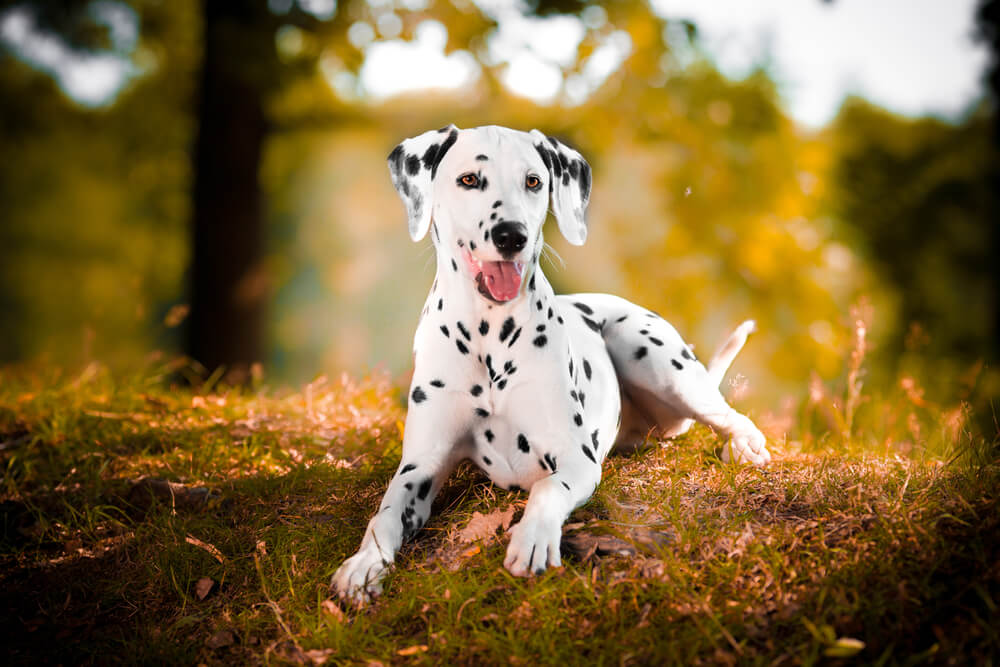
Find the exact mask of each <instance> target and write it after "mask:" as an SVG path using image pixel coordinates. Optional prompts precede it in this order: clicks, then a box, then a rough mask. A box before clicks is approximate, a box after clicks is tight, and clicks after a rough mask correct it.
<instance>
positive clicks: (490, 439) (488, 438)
mask: <svg viewBox="0 0 1000 667" xmlns="http://www.w3.org/2000/svg"><path fill="white" fill-rule="evenodd" d="M483 435H485V436H486V442H493V431H491V430H489V429H486V432H485V433H483Z"/></svg>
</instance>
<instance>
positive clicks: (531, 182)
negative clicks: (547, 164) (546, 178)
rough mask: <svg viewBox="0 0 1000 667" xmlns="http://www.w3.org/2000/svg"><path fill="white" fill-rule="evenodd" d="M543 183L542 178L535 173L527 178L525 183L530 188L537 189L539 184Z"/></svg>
mask: <svg viewBox="0 0 1000 667" xmlns="http://www.w3.org/2000/svg"><path fill="white" fill-rule="evenodd" d="M541 184H542V181H541V179H539V178H538V177H537V176H535V175H534V174H531V175H529V176H528V177H527V178H526V179H524V185H525V187H527V188H528V189H529V190H537V189H538V188H539V186H541Z"/></svg>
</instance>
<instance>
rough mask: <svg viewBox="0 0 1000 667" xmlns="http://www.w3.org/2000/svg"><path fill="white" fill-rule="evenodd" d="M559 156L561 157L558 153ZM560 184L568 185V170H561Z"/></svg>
mask: <svg viewBox="0 0 1000 667" xmlns="http://www.w3.org/2000/svg"><path fill="white" fill-rule="evenodd" d="M559 157H560V158H561V157H562V155H561V154H560V155H559ZM562 184H563V185H569V172H568V171H564V172H563V177H562Z"/></svg>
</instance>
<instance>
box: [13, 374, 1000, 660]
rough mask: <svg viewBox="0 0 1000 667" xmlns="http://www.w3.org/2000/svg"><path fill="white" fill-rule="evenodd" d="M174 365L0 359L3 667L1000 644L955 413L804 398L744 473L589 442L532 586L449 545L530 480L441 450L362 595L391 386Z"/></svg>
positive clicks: (990, 522)
mask: <svg viewBox="0 0 1000 667" xmlns="http://www.w3.org/2000/svg"><path fill="white" fill-rule="evenodd" d="M176 371H177V368H176V367H172V366H170V365H167V366H164V367H162V368H159V369H154V370H146V371H143V372H141V373H136V374H134V376H133V377H130V378H127V379H125V380H123V379H122V378H121V377H114V376H112V375H111V374H109V373H108V372H107V371H105V370H103V369H102V368H100V367H99V366H92V367H89V368H88V369H86V370H85V371H84V372H83V373H82V374H81V375H79V376H73V377H60V376H59V375H57V374H52V375H50V376H48V377H46V376H44V375H43V374H39V373H30V372H26V371H18V370H15V369H7V370H2V371H0V463H2V465H3V469H4V477H3V487H2V488H0V529H2V542H0V610H3V613H5V616H4V617H3V619H2V620H3V623H2V627H3V634H4V635H6V636H5V637H4V638H3V644H2V645H3V649H0V655H2V656H4V659H3V662H4V663H5V664H28V663H30V664H49V663H63V664H70V663H100V664H106V663H114V662H126V663H136V662H140V663H156V662H166V663H185V664H196V663H208V664H211V663H235V664H244V663H260V662H263V663H277V664H285V663H289V662H292V663H295V662H298V663H306V664H309V663H313V662H322V661H326V663H327V664H339V663H367V662H369V661H379V662H382V663H385V664H389V663H408V662H422V663H441V662H445V661H451V662H454V663H459V664H470V663H477V664H483V663H509V664H539V663H546V664H548V663H566V664H580V663H583V662H587V663H588V664H591V663H592V664H661V663H681V664H691V663H695V662H707V663H713V664H715V663H735V662H738V663H741V664H742V663H786V664H788V663H791V664H794V663H814V662H822V661H830V660H837V658H836V657H831V656H836V655H837V654H838V653H842V654H845V655H846V654H850V653H852V652H854V651H857V649H858V647H859V646H860V645H859V644H857V643H856V642H853V641H851V640H858V641H860V642H863V643H864V646H863V648H861V649H860V651H859V652H857V653H856V655H855V656H854V658H853V660H855V661H862V662H866V663H889V664H910V663H914V664H915V663H925V662H932V663H937V662H947V661H954V662H957V663H960V664H968V663H991V662H995V661H996V660H997V659H998V656H1000V630H998V628H1000V613H998V611H997V605H998V604H1000V565H998V563H1000V520H998V519H1000V512H998V507H997V501H998V497H1000V465H998V461H997V456H996V452H997V449H996V444H995V440H993V439H984V438H978V437H975V436H973V435H971V434H969V433H968V432H966V431H965V430H964V429H963V427H962V425H961V424H956V422H955V413H954V411H949V410H945V409H943V408H942V409H939V410H929V409H925V410H924V411H923V412H922V413H920V414H919V415H918V416H917V417H914V418H911V419H909V420H907V419H906V418H905V416H904V417H903V418H900V419H895V418H894V419H893V420H888V421H887V420H886V419H885V417H884V415H885V414H886V412H887V411H889V412H893V413H894V414H895V413H897V412H898V413H900V414H903V413H905V412H906V410H908V409H909V407H908V406H907V405H906V401H905V397H901V396H896V397H883V398H879V399H875V398H873V397H868V400H867V408H866V409H867V414H869V415H881V416H880V417H878V419H876V418H874V417H868V418H867V419H868V423H863V420H864V419H866V417H865V414H866V412H865V409H862V410H859V411H858V412H857V413H856V414H855V412H854V410H853V409H852V410H851V412H850V413H849V418H848V419H847V420H846V422H845V420H844V419H842V418H841V419H839V421H838V418H837V415H838V414H840V415H842V414H845V413H844V412H843V411H841V412H839V413H838V412H837V410H838V408H837V407H836V405H835V402H830V403H824V401H825V400H827V399H825V398H824V397H823V396H821V395H819V394H817V393H816V392H814V393H813V399H812V400H811V402H809V403H808V405H806V406H805V407H803V409H802V410H801V411H800V416H799V420H800V421H802V422H808V424H809V427H808V429H806V428H803V427H801V424H793V425H792V428H791V430H790V433H791V436H790V437H791V439H785V440H782V438H781V436H780V434H777V436H778V437H777V442H775V446H774V453H775V462H774V463H773V464H772V465H771V466H770V467H769V468H768V469H766V470H758V469H753V468H738V467H733V466H727V465H724V464H722V463H721V462H720V461H719V460H718V458H717V457H716V455H715V450H716V448H717V447H718V445H719V444H720V443H719V441H718V439H717V438H716V437H715V436H714V435H713V434H712V433H710V432H708V431H706V430H703V429H695V430H693V431H692V433H690V434H689V435H687V436H685V437H683V438H681V439H678V440H677V441H674V442H671V443H668V444H666V445H661V444H660V443H652V446H651V447H649V448H648V449H647V450H645V451H642V452H640V453H637V454H635V455H631V456H612V457H611V458H610V459H609V460H608V461H607V463H606V464H605V474H604V479H603V481H602V483H601V485H600V487H599V488H598V491H597V493H596V494H595V497H594V498H593V499H592V500H591V501H590V502H589V503H588V504H587V505H585V506H584V507H582V508H580V509H579V510H577V511H576V512H574V514H573V515H572V517H571V519H570V522H569V526H568V527H567V534H569V535H573V536H576V539H577V540H578V541H579V542H580V543H582V544H583V545H584V548H583V550H582V551H583V553H580V554H579V555H576V556H572V555H568V554H564V567H563V568H561V569H559V570H554V571H549V572H547V573H546V574H544V575H542V576H539V577H534V578H531V579H516V578H514V577H511V576H510V575H509V574H508V573H507V572H506V571H505V570H504V569H503V567H502V560H503V554H504V548H505V544H506V539H505V537H504V536H503V535H496V536H495V537H491V538H486V539H485V540H480V541H474V542H471V543H468V542H464V541H463V539H462V536H461V531H462V529H463V528H465V527H466V526H467V525H468V523H469V521H470V520H471V519H472V516H473V513H474V512H480V513H482V514H490V513H492V512H496V511H501V510H506V509H509V508H510V507H512V506H513V508H514V509H515V512H516V513H519V511H520V509H521V508H523V504H524V499H525V497H526V496H525V494H511V493H507V492H505V491H502V490H499V489H497V488H495V487H493V486H492V485H491V484H490V482H489V481H488V480H486V478H485V477H484V476H483V475H482V474H481V473H479V472H478V471H477V470H475V469H474V468H472V467H468V466H467V467H463V468H461V469H460V470H459V471H458V473H457V474H456V475H455V476H454V477H453V478H452V480H451V481H450V482H449V483H448V484H447V485H446V486H445V488H444V489H443V490H442V492H441V494H440V496H439V497H438V499H437V500H436V501H435V505H434V513H433V515H432V517H431V519H430V521H429V523H428V525H427V527H426V528H425V529H424V530H422V531H421V532H420V533H419V535H418V537H417V538H416V539H415V540H414V541H413V542H411V543H408V544H407V545H405V546H404V548H403V550H402V552H401V553H400V555H399V558H398V560H397V566H396V568H395V569H394V570H393V572H392V573H391V574H390V575H389V578H388V579H387V581H386V593H385V595H384V596H383V597H382V598H380V599H379V600H378V601H377V602H376V603H375V604H374V605H372V606H371V607H369V608H367V609H364V610H361V611H357V610H352V609H341V608H340V607H339V606H336V605H332V604H330V603H329V602H327V601H326V600H327V585H328V582H329V579H330V576H331V574H332V573H333V571H334V570H335V569H336V568H337V566H338V565H339V564H340V562H341V561H342V560H343V559H344V558H345V557H346V556H348V555H350V554H351V553H353V551H354V549H355V548H356V547H357V545H358V542H359V540H360V538H361V534H362V532H363V530H364V527H365V525H366V523H367V520H368V518H369V517H370V515H371V514H372V513H373V511H374V510H375V508H376V507H377V505H378V502H379V500H380V498H381V494H382V492H383V491H384V488H385V485H386V483H387V481H388V479H389V477H390V475H391V474H392V472H393V471H394V470H395V468H396V466H397V464H398V462H399V455H400V430H401V424H402V420H403V416H404V411H403V409H402V407H401V405H400V392H399V390H398V388H394V387H393V386H391V385H390V384H389V382H388V381H387V380H386V379H385V378H382V377H374V378H368V379H365V380H353V379H349V378H339V379H337V380H331V381H327V380H320V381H317V382H315V383H313V384H312V385H310V386H307V387H305V388H303V389H302V390H301V391H291V390H286V391H277V390H272V389H268V388H264V387H257V388H255V389H243V390H236V389H226V388H222V387H217V386H215V387H213V386H212V385H208V386H206V387H203V389H202V390H201V391H200V392H193V391H192V390H190V389H184V388H179V387H176V386H170V384H169V382H168V379H169V378H170V377H172V376H173V374H174V373H175V372H176ZM855 389H856V390H857V391H860V387H859V386H858V387H855ZM848 403H850V401H848ZM856 403H857V401H856ZM855 407H856V406H855ZM925 407H926V406H925ZM830 415H833V416H832V417H831V416H830ZM914 419H918V420H920V421H919V424H922V425H923V426H922V433H924V434H927V435H925V436H924V437H923V438H922V439H921V438H920V437H918V436H914V435H913V431H914V429H915V426H914V424H915V422H914ZM830 420H832V421H833V422H836V423H834V424H832V425H831V426H830V427H827V426H825V425H824V424H825V423H826V421H830ZM845 423H846V429H845ZM886 424H896V426H893V427H892V428H889V427H887V426H885V425H886ZM900 424H902V426H900ZM904 427H905V428H904ZM893 429H895V430H893ZM916 430H918V431H920V429H919V428H918V429H916ZM904 431H905V432H904ZM159 480H166V481H169V482H174V483H177V484H179V485H180V486H175V487H173V491H174V492H173V495H171V493H170V491H169V489H168V488H167V487H166V486H165V485H164V484H162V483H161V482H160V481H159ZM515 518H517V516H516V514H515ZM615 537H617V538H618V539H619V540H622V541H623V542H613V540H611V538H615ZM597 538H600V539H602V540H605V541H604V542H601V543H600V545H601V546H603V545H606V544H617V545H618V546H622V544H623V543H624V544H625V545H632V546H631V548H630V551H631V552H632V553H630V554H628V555H616V554H614V553H604V550H603V549H599V550H597V551H596V552H594V551H593V549H590V550H588V549H587V548H586V546H587V545H588V544H592V543H594V541H595V539H597ZM588 551H590V553H587V552H588ZM612 551H614V549H612ZM203 577H208V578H210V579H211V580H212V588H211V590H210V592H209V593H208V595H207V596H205V597H204V599H200V597H199V595H198V582H199V580H200V579H202V578H203ZM220 644H221V645H220ZM213 646H214V647H213Z"/></svg>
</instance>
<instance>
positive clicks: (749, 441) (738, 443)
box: [722, 419, 771, 466]
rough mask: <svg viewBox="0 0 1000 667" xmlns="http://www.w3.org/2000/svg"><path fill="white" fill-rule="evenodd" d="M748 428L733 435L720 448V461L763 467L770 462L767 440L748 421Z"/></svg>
mask: <svg viewBox="0 0 1000 667" xmlns="http://www.w3.org/2000/svg"><path fill="white" fill-rule="evenodd" d="M747 424H748V426H749V427H748V428H744V429H741V430H740V431H738V432H736V433H733V437H732V438H731V439H730V440H729V442H728V443H726V445H725V446H724V447H723V448H722V460H723V461H725V462H726V463H729V462H730V461H732V462H734V463H752V464H754V465H758V466H765V465H767V464H768V463H769V462H770V461H771V452H769V451H767V439H766V438H765V437H764V434H763V433H761V432H760V429H758V428H757V427H756V426H754V425H753V423H752V422H750V420H749V419H748V420H747Z"/></svg>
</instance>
